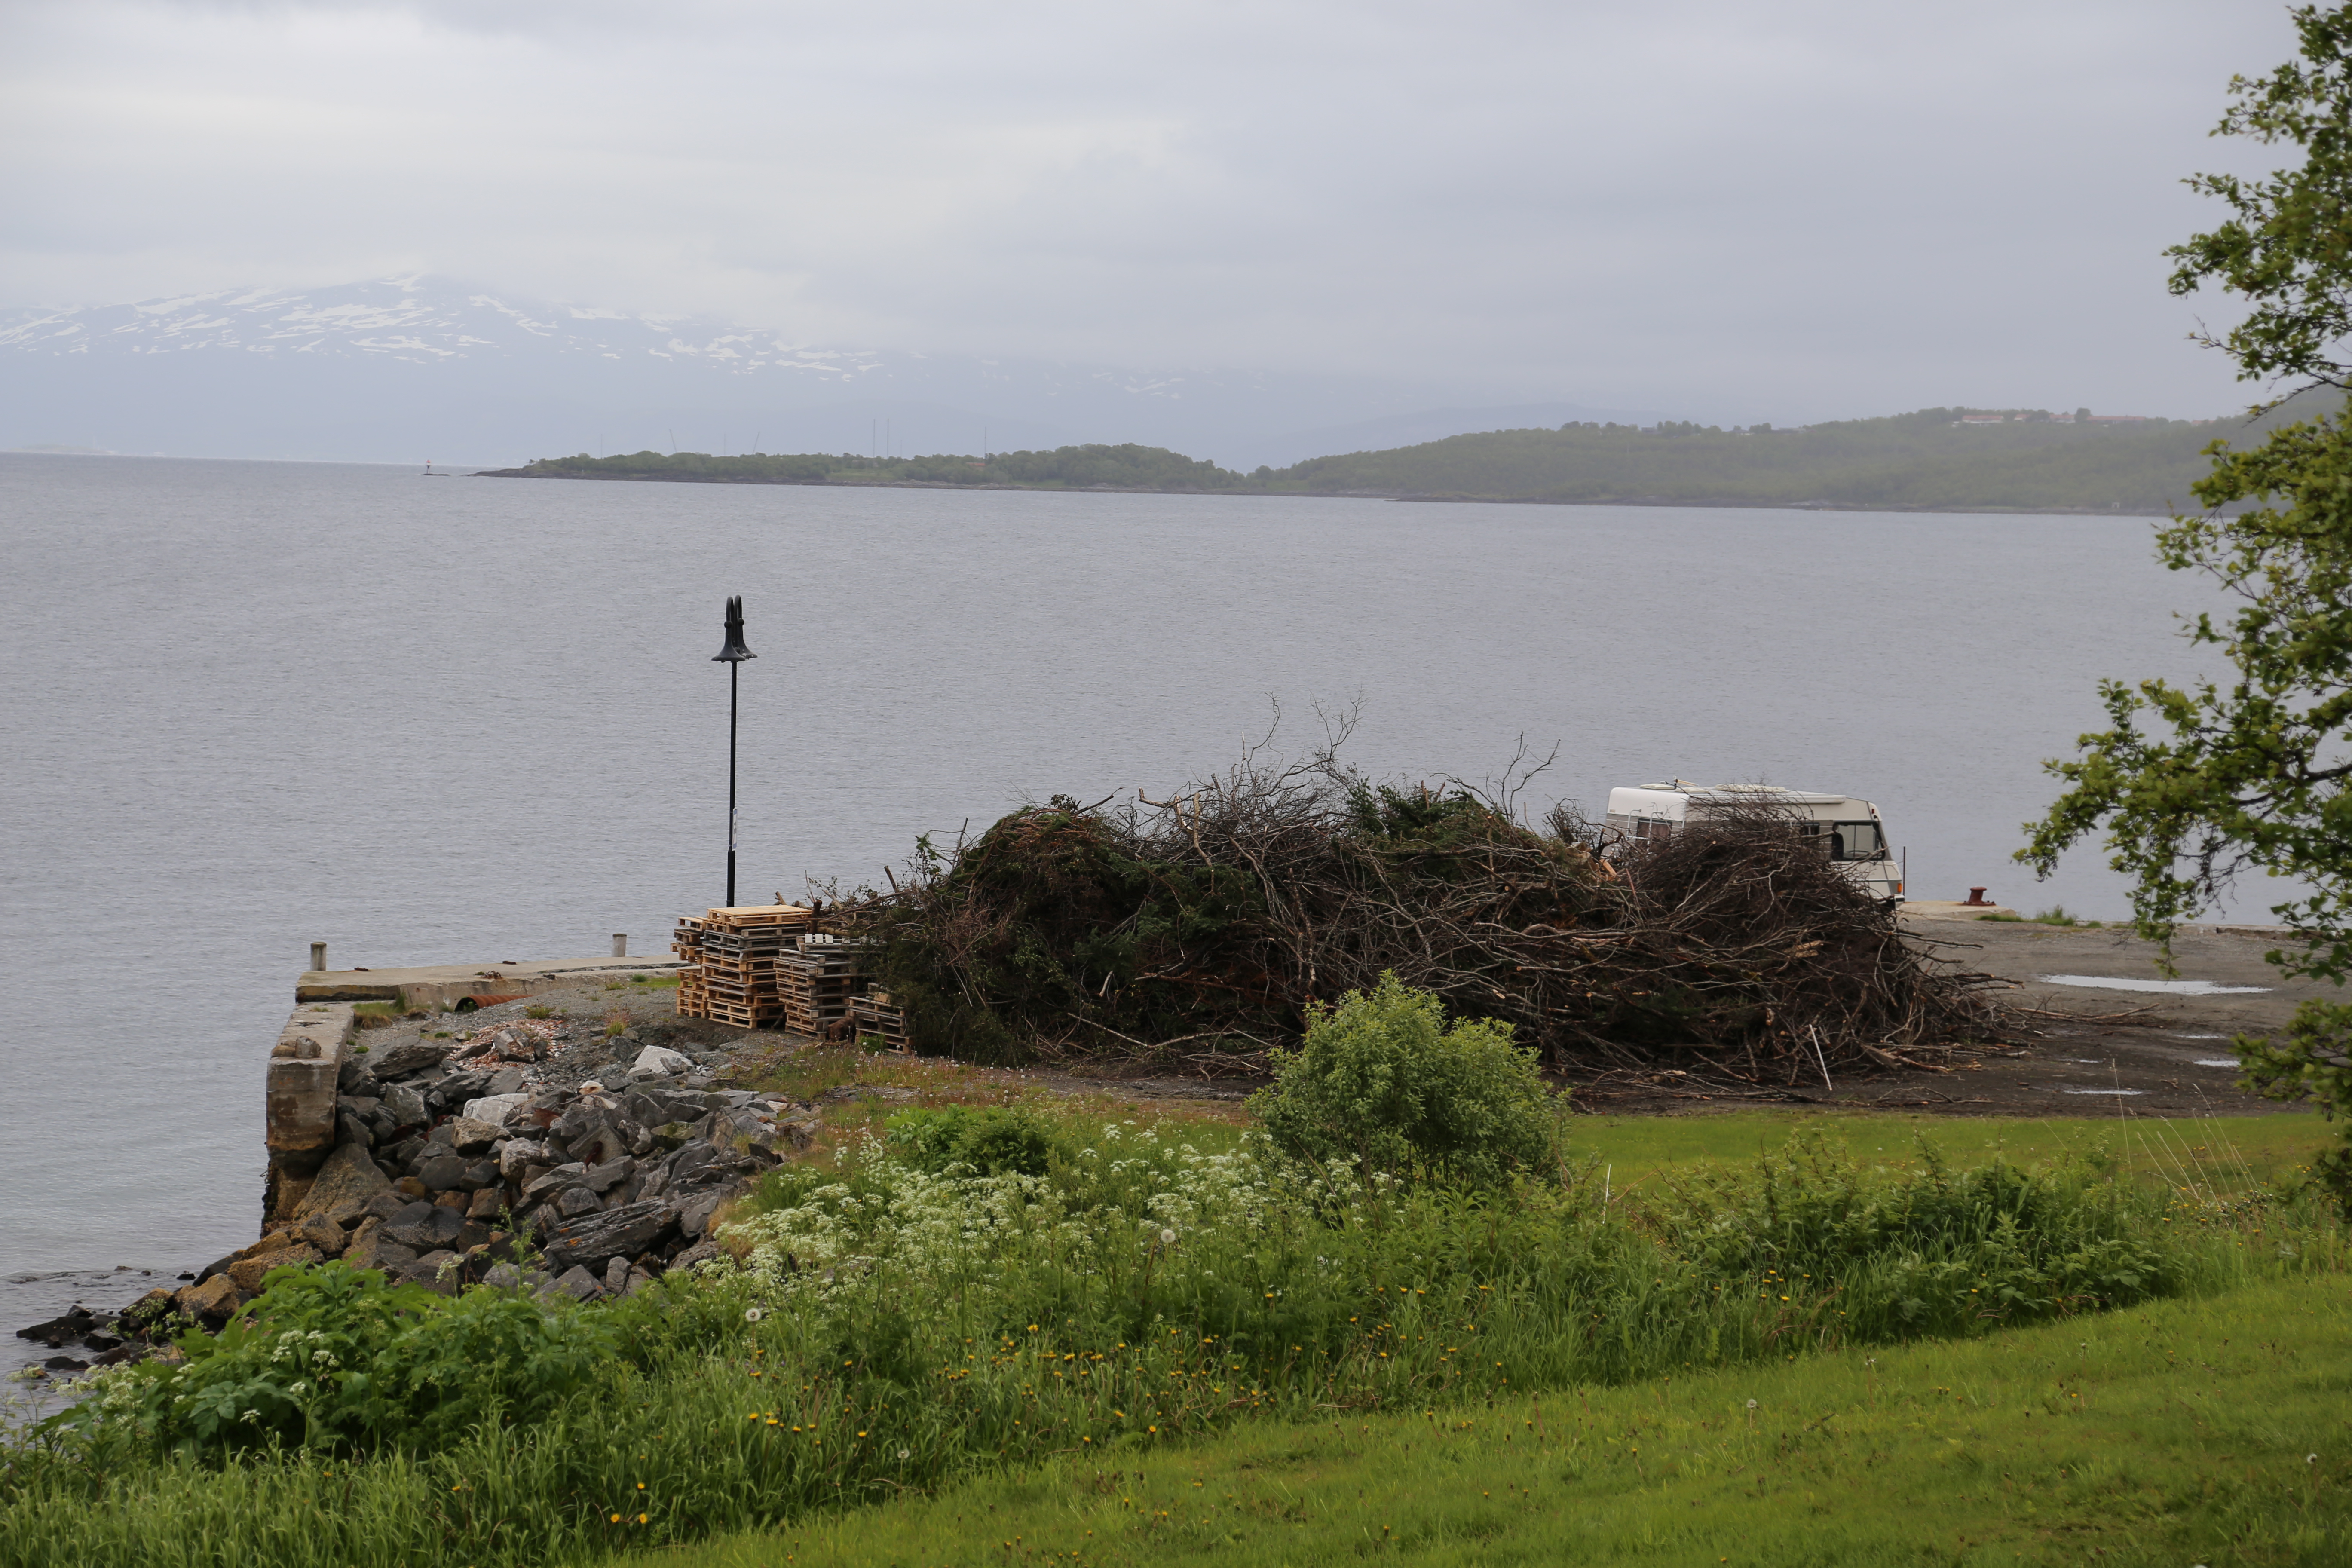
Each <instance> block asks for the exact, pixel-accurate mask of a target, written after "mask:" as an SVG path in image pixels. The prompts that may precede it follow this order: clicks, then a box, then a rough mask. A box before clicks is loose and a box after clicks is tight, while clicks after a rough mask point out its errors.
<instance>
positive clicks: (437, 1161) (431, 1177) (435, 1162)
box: [416, 1154, 468, 1193]
mask: <svg viewBox="0 0 2352 1568" xmlns="http://www.w3.org/2000/svg"><path fill="white" fill-rule="evenodd" d="M467 1163H468V1162H467V1159H466V1158H465V1156H464V1155H462V1154H436V1155H434V1156H433V1157H432V1158H431V1159H428V1160H426V1161H425V1163H423V1164H421V1165H419V1166H417V1167H416V1179H417V1180H418V1181H420V1182H423V1183H424V1184H425V1185H426V1186H428V1187H430V1188H432V1189H433V1190H434V1191H435V1192H436V1193H446V1192H448V1191H450V1190H451V1189H452V1188H455V1187H457V1186H460V1185H462V1184H464V1182H465V1179H466V1166H467Z"/></svg>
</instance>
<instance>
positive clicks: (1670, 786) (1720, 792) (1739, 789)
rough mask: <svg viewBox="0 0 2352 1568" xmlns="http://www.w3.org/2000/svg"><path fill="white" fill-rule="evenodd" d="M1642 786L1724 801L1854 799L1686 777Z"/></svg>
mask: <svg viewBox="0 0 2352 1568" xmlns="http://www.w3.org/2000/svg"><path fill="white" fill-rule="evenodd" d="M1642 788H1643V790H1644V791H1654V792H1656V793H1659V794H1662V795H1685V796H1694V795H1695V796H1700V797H1704V798H1717V799H1723V800H1741V799H1756V798H1759V797H1762V798H1766V799H1777V800H1784V801H1787V802H1788V803H1789V804H1790V805H1835V804H1837V803H1838V802H1839V801H1842V800H1852V799H1853V796H1852V795H1822V794H1819V793H1818V792H1815V791H1812V790H1801V789H1783V788H1781V787H1780V785H1779V784H1722V785H1716V784H1693V783H1691V782H1690V780H1688V779H1675V780H1672V781H1670V782H1668V783H1666V784H1643V786H1642ZM1612 793H1613V792H1612Z"/></svg>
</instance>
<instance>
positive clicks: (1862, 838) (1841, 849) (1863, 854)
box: [1830, 822, 1886, 860]
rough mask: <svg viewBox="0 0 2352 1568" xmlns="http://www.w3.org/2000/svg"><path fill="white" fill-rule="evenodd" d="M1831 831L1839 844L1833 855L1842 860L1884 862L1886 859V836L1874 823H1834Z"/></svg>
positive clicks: (1833, 850)
mask: <svg viewBox="0 0 2352 1568" xmlns="http://www.w3.org/2000/svg"><path fill="white" fill-rule="evenodd" d="M1830 830H1831V832H1832V833H1833V834H1835V835H1836V840H1835V842H1836V843H1837V847H1836V848H1834V849H1832V851H1831V853H1832V855H1833V856H1834V857H1835V858H1838V859H1840V860H1882V859H1885V857H1886V836H1885V834H1883V833H1882V832H1880V831H1879V826H1878V824H1876V823H1874V822H1832V823H1831V824H1830Z"/></svg>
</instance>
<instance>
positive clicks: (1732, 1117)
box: [1568, 1110, 2336, 1190]
mask: <svg viewBox="0 0 2352 1568" xmlns="http://www.w3.org/2000/svg"><path fill="white" fill-rule="evenodd" d="M1800 1127H1811V1128H1814V1129H1817V1130H1819V1131H1822V1132H1825V1133H1827V1134H1828V1135H1829V1136H1830V1137H1832V1138H1833V1139H1836V1140H1839V1141H1842V1142H1843V1143H1844V1144H1845V1146H1846V1149H1847V1151H1848V1152H1850V1153H1852V1154H1853V1157H1854V1159H1855V1160H1856V1161H1858V1162H1860V1163H1863V1164H1865V1165H1871V1164H1878V1163H1886V1164H1889V1165H1897V1166H1906V1167H1907V1166H1909V1165H1911V1164H1913V1163H1916V1158H1915V1157H1916V1151H1917V1146H1918V1142H1919V1140H1921V1139H1922V1138H1924V1139H1926V1140H1927V1142H1930V1143H1932V1144H1933V1145H1934V1146H1935V1147H1936V1148H1937V1150H1938V1151H1940V1152H1942V1154H1943V1156H1944V1158H1945V1159H1946V1160H1947V1161H1948V1162H1949V1163H1952V1164H1954V1165H1959V1166H1966V1165H1978V1164H1982V1163H1984V1162H1985V1161H1987V1160H1989V1159H1991V1158H1992V1157H1993V1156H1994V1155H1996V1154H2000V1155H2002V1156H2005V1157H2006V1158H2008V1159H2009V1160H2011V1162H2013V1163H2017V1164H2021V1165H2031V1164H2038V1163H2043V1162H2046V1161H2049V1160H2053V1159H2058V1158H2061V1157H2063V1156H2066V1155H2075V1156H2085V1155H2092V1154H2100V1155H2102V1156H2104V1157H2106V1158H2112V1159H2113V1160H2114V1161H2115V1162H2116V1165H2117V1167H2118V1168H2119V1169H2120V1170H2122V1171H2125V1172H2128V1173H2133V1174H2140V1175H2147V1176H2150V1177H2154V1178H2157V1179H2161V1180H2165V1181H2168V1182H2173V1183H2178V1182H2179V1181H2180V1180H2182V1179H2183V1178H2184V1177H2185V1178H2188V1179H2196V1180H2202V1181H2204V1182H2205V1183H2207V1184H2210V1185H2213V1186H2217V1187H2221V1188H2223V1189H2224V1190H2237V1189H2240V1188H2242V1187H2244V1186H2247V1185H2251V1184H2260V1183H2264V1182H2272V1181H2276V1180H2278V1179H2279V1178H2281V1177H2284V1176H2287V1175H2289V1174H2292V1173H2294V1171H2295V1170H2296V1169H2297V1168H2298V1167H2300V1166H2302V1165H2303V1164H2305V1163H2306V1162H2307V1161H2308V1160H2309V1159H2310V1157H2311V1155H2312V1154H2313V1153H2314V1152H2315V1151H2317V1150H2318V1149H2319V1148H2321V1147H2322V1146H2323V1145H2324V1144H2326V1142H2328V1141H2329V1140H2330V1139H2332V1138H2333V1137H2335V1136H2336V1129H2334V1128H2332V1127H2330V1126H2329V1125H2328V1123H2327V1122H2326V1121H2323V1120H2322V1119H2321V1118H2320V1117H2319V1115H2318V1114H2317V1113H2316V1112H2311V1111H2305V1112H2287V1113H2283V1114H2278V1115H2272V1116H2208V1117H2198V1118H2194V1119H2182V1120H2179V1121H2171V1120H2167V1119H2164V1118H2160V1117H2147V1116H2077V1117H2047V1118H2037V1119H2033V1120H2030V1121H2029V1120H2021V1119H2012V1118H2008V1117H1956V1116H1920V1115H1909V1114H1901V1113H1888V1112H1884V1111H1857V1110H1822V1111H1814V1112H1810V1113H1803V1114H1795V1115H1792V1114H1791V1113H1790V1112H1788V1111H1785V1110H1754V1111H1727V1112H1724V1113H1722V1114H1719V1115H1713V1116H1591V1117H1578V1118H1577V1119H1576V1120H1574V1121H1570V1123H1569V1124H1568V1142H1569V1152H1570V1156H1571V1157H1572V1158H1574V1159H1575V1160H1577V1161H1578V1162H1579V1163H1581V1162H1583V1161H1586V1160H1599V1161H1601V1163H1603V1164H1604V1165H1605V1166H1607V1167H1610V1168H1611V1175H1612V1178H1613V1181H1614V1183H1615V1184H1617V1185H1619V1186H1630V1185H1633V1184H1638V1183H1639V1182H1641V1181H1642V1180H1643V1179H1644V1178H1645V1177H1648V1176H1651V1175H1653V1174H1654V1173H1658V1172H1660V1171H1663V1170H1668V1169H1671V1168H1672V1167H1674V1166H1675V1165H1678V1164H1684V1163H1690V1162H1694V1161H1715V1162H1717V1163H1742V1162H1746V1161H1749V1160H1753V1159H1755V1158H1756V1157H1757V1156H1758V1155H1759V1154H1761V1153H1764V1152H1767V1151H1769V1150H1774V1149H1778V1148H1780V1146H1781V1145H1782V1144H1783V1143H1786V1142H1788V1141H1789V1137H1790V1134H1791V1133H1792V1132H1794V1131H1796V1130H1797V1129H1799V1128H1800Z"/></svg>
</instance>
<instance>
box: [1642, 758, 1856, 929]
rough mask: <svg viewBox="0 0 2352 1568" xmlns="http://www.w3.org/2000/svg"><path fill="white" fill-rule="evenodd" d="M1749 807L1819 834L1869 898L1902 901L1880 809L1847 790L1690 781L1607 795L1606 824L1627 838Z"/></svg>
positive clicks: (1655, 833) (1663, 832)
mask: <svg viewBox="0 0 2352 1568" xmlns="http://www.w3.org/2000/svg"><path fill="white" fill-rule="evenodd" d="M1734 805H1761V806H1763V807H1765V808H1766V809H1767V810H1770V811H1774V812H1778V813H1780V814H1782V815H1785V816H1789V817H1790V818H1792V819H1794V820H1795V822H1796V824H1797V826H1798V830H1799V831H1800V832H1802V833H1805V834H1808V835H1811V836H1813V837H1819V838H1820V839H1821V840H1822V847H1824V848H1825V849H1827V850H1828V851H1829V857H1830V859H1831V860H1832V861H1833V862H1835V863H1836V865H1837V868H1838V869H1839V870H1841V871H1843V872H1844V873H1845V874H1846V875H1847V876H1848V877H1849V878H1851V879H1853V882H1854V884H1855V885H1856V886H1858V887H1859V888H1861V889H1862V890H1863V891H1864V892H1866V893H1868V894H1870V895H1871V896H1872V897H1873V898H1879V899H1885V900H1889V901H1890V902H1895V903H1900V902H1901V901H1902V899H1903V868H1902V866H1901V864H1900V863H1899V862H1898V861H1897V860H1896V859H1895V852H1894V850H1892V849H1890V848H1888V847H1887V844H1886V825H1885V823H1884V822H1882V821H1880V820H1879V816H1878V807H1876V806H1874V805H1871V804H1870V802H1868V801H1866V800H1856V799H1854V798H1853V796H1852V795H1814V794H1811V793H1810V792H1808V791H1805V790H1797V789H1781V788H1780V787H1778V786H1777V785H1773V784H1730V785H1725V786H1723V787H1720V788H1714V787H1710V786H1708V785H1706V784H1693V783H1691V782H1690V781H1689V780H1688V779H1675V780H1674V781H1673V782H1672V783H1670V784H1643V785H1642V786H1641V787H1640V788H1639V789H1612V790H1611V791H1610V792H1609V816H1608V826H1611V827H1612V828H1614V829H1616V831H1617V832H1618V833H1619V834H1621V835H1622V836H1623V837H1625V838H1628V839H1636V838H1664V837H1666V836H1667V835H1669V834H1671V833H1673V832H1674V831H1675V829H1676V828H1677V827H1680V826H1682V825H1683V824H1684V823H1685V822H1694V821H1704V820H1705V819H1706V816H1707V814H1708V813H1709V812H1710V811H1716V810H1722V809H1725V808H1727V807H1730V806H1734Z"/></svg>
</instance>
